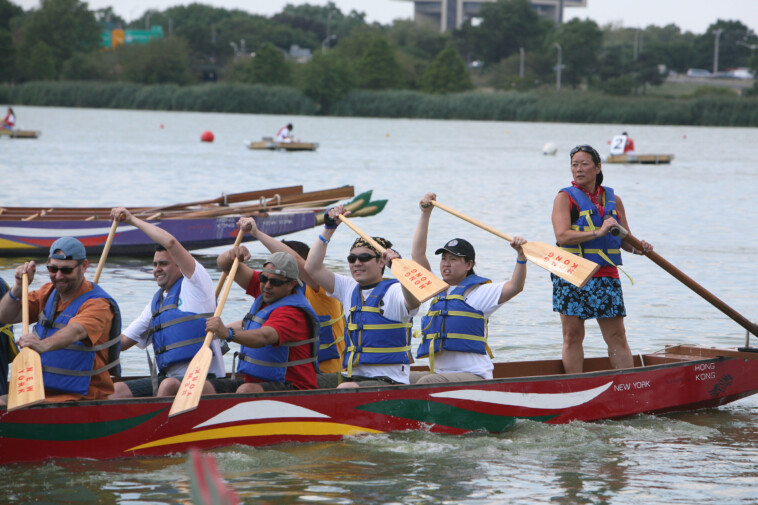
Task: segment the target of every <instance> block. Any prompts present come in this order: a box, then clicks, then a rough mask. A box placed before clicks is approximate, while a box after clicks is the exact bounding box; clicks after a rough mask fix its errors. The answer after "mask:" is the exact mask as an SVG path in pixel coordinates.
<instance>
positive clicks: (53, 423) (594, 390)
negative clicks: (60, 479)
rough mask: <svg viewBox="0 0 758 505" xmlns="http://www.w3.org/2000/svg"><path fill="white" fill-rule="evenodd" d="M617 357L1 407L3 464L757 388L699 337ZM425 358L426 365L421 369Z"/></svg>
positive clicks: (516, 416)
mask: <svg viewBox="0 0 758 505" xmlns="http://www.w3.org/2000/svg"><path fill="white" fill-rule="evenodd" d="M634 365H635V366H634V368H630V369H623V370H613V369H611V366H610V361H609V360H608V358H607V357H606V358H589V359H585V361H584V368H585V370H587V371H586V372H584V373H579V374H570V375H566V374H564V373H563V365H562V363H561V361H560V360H545V361H521V362H512V363H497V364H496V365H495V370H494V376H495V379H493V380H485V381H474V382H459V383H445V384H416V385H399V386H383V387H365V388H358V389H320V390H310V391H278V392H269V393H256V394H224V395H210V396H204V397H202V399H201V400H200V405H199V407H198V408H197V409H195V410H192V411H190V412H187V413H184V414H182V415H178V416H175V417H171V418H169V417H168V412H169V409H170V408H171V404H172V401H173V398H133V399H124V400H105V401H82V402H67V403H50V404H44V403H43V404H38V405H34V406H32V407H29V408H25V409H18V410H14V411H12V412H8V411H7V410H5V408H4V407H0V464H6V463H14V462H22V461H40V460H44V459H49V458H92V459H111V458H124V457H131V456H157V455H166V454H173V453H177V452H184V451H187V450H190V449H192V448H199V449H209V448H213V447H220V446H225V445H233V444H243V445H249V446H265V445H272V444H278V443H283V442H289V443H291V442H317V441H334V440H339V439H341V438H342V437H345V436H351V435H359V434H377V433H387V432H392V431H406V430H423V431H426V432H431V433H443V434H451V435H459V434H465V433H471V432H483V433H502V432H504V431H507V430H508V429H509V428H511V427H512V426H513V425H514V424H515V423H516V422H517V421H518V420H520V419H527V420H532V421H539V422H544V423H550V424H562V423H568V422H571V421H597V420H602V419H618V418H625V417H629V416H634V415H636V414H643V413H644V414H661V413H665V412H674V411H686V410H695V409H703V408H714V407H718V406H720V405H724V404H727V403H729V402H733V401H735V400H739V399H741V398H744V397H747V396H750V395H753V394H755V393H756V392H758V353H755V352H742V351H739V350H736V349H716V348H705V347H698V346H689V345H678V346H673V347H667V348H666V349H664V350H662V351H658V352H655V353H650V354H644V355H643V354H641V355H638V356H635V358H634ZM417 368H418V367H416V369H417Z"/></svg>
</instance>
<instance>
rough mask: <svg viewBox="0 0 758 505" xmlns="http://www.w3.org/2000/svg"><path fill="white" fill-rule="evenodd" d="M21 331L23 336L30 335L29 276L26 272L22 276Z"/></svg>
mask: <svg viewBox="0 0 758 505" xmlns="http://www.w3.org/2000/svg"><path fill="white" fill-rule="evenodd" d="M21 331H22V335H26V334H27V333H29V275H28V274H27V273H26V272H24V274H23V275H22V276H21Z"/></svg>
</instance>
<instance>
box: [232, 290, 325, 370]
mask: <svg viewBox="0 0 758 505" xmlns="http://www.w3.org/2000/svg"><path fill="white" fill-rule="evenodd" d="M262 305H263V296H258V297H257V298H256V299H255V302H254V303H253V306H252V307H250V311H249V312H248V313H247V314H246V315H245V317H244V318H243V320H242V329H243V330H257V329H258V328H260V327H261V326H263V325H264V324H265V323H266V321H267V320H268V318H269V316H270V315H271V313H272V312H273V311H274V310H276V309H278V308H279V307H296V308H298V309H300V310H302V311H303V312H305V314H306V316H308V322H309V325H308V329H309V335H310V337H309V338H308V339H307V340H300V341H297V342H284V343H282V344H280V345H278V346H273V345H266V346H263V347H257V348H253V347H247V346H244V345H243V346H240V361H239V365H238V366H237V372H238V373H243V374H245V375H249V376H251V377H255V378H257V379H260V380H262V381H265V382H284V381H285V377H286V374H287V368H289V367H291V366H296V365H302V364H305V363H313V366H314V368H315V369H316V371H318V362H317V361H316V360H317V359H318V342H319V320H318V316H317V315H316V313H315V312H314V311H313V308H312V307H311V304H310V303H308V300H306V298H305V296H303V295H302V293H300V292H296V293H295V294H292V295H287V296H285V297H284V298H280V299H279V300H277V301H275V302H274V303H272V304H270V305H266V306H265V307H263V308H261V306H262ZM301 345H307V346H310V348H311V351H310V357H309V358H306V359H300V360H295V361H290V359H289V353H290V348H291V347H296V346H301Z"/></svg>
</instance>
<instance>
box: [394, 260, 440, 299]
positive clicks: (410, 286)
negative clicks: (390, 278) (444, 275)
mask: <svg viewBox="0 0 758 505" xmlns="http://www.w3.org/2000/svg"><path fill="white" fill-rule="evenodd" d="M390 270H392V273H393V274H394V275H395V278H396V279H397V280H398V281H399V282H400V284H402V285H403V287H404V288H405V289H407V290H408V291H409V292H410V293H411V294H412V295H413V297H414V298H415V299H416V300H418V301H419V303H424V302H425V301H427V300H428V299H430V298H431V297H433V296H434V295H436V294H438V293H441V292H442V291H445V290H446V289H447V288H448V287H450V286H449V284H448V283H446V282H445V281H443V280H442V279H439V278H438V277H437V276H436V275H434V274H433V273H432V272H430V271H429V270H427V269H426V268H424V267H422V266H421V265H419V264H418V263H416V262H415V261H413V260H405V259H402V258H396V259H394V260H392V265H391V266H390Z"/></svg>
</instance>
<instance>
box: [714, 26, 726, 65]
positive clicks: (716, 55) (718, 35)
mask: <svg viewBox="0 0 758 505" xmlns="http://www.w3.org/2000/svg"><path fill="white" fill-rule="evenodd" d="M723 31H724V30H723V29H722V28H719V29H717V30H716V42H715V43H714V44H713V75H716V73H717V72H718V71H719V38H721V32H723Z"/></svg>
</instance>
